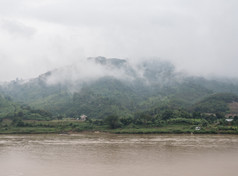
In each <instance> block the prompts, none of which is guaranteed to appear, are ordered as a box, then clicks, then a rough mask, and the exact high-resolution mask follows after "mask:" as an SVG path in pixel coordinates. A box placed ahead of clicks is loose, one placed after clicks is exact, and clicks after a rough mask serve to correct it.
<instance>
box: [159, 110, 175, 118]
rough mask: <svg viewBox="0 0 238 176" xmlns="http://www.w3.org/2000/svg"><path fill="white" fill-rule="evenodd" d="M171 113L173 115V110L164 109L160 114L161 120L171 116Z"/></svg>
mask: <svg viewBox="0 0 238 176" xmlns="http://www.w3.org/2000/svg"><path fill="white" fill-rule="evenodd" d="M173 115H174V113H173V111H172V110H169V109H168V110H166V111H164V113H163V114H162V119H163V120H168V119H171V118H173Z"/></svg>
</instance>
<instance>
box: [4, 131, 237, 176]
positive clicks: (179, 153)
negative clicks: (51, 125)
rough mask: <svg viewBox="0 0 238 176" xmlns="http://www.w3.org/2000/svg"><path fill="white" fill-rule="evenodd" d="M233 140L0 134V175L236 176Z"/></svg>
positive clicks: (230, 137) (225, 137)
mask: <svg viewBox="0 0 238 176" xmlns="http://www.w3.org/2000/svg"><path fill="white" fill-rule="evenodd" d="M237 170H238V136H235V135H116V134H101V133H99V134H96V133H81V134H71V135H57V134H48V135H0V176H81V175H82V176H133V175H136V176H201V175H202V176H213V175H214V176H237Z"/></svg>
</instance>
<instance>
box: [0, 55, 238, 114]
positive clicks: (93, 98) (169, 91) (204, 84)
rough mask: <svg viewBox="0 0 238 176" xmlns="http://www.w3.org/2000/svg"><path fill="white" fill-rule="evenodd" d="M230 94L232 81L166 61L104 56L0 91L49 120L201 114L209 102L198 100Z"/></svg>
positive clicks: (236, 91)
mask: <svg viewBox="0 0 238 176" xmlns="http://www.w3.org/2000/svg"><path fill="white" fill-rule="evenodd" d="M231 92H232V93H234V95H238V84H237V83H236V82H232V81H222V80H208V79H205V78H201V77H192V76H189V75H185V74H183V73H180V72H177V71H176V69H175V67H174V66H173V65H172V64H171V63H169V62H167V61H160V60H147V61H143V62H139V63H131V62H128V61H126V60H123V59H117V58H105V57H95V58H92V57H91V58H88V59H87V60H85V61H83V62H80V63H75V64H73V65H71V66H67V67H62V68H59V69H56V70H52V71H49V72H47V73H45V74H42V75H40V76H39V77H37V78H34V79H31V80H28V81H24V80H15V81H12V82H9V83H7V84H4V85H1V87H0V93H1V94H2V95H4V96H8V97H10V98H11V99H12V100H13V101H15V102H18V103H22V104H27V105H29V106H31V107H32V108H35V109H43V110H45V111H47V112H50V113H52V114H53V115H54V116H58V115H63V116H67V117H79V116H80V115H81V114H86V115H87V116H88V117H91V118H103V117H105V116H108V115H111V114H117V115H119V116H123V117H130V116H133V115H134V114H135V113H138V112H143V111H147V110H150V109H159V108H175V109H179V108H183V109H187V110H191V109H196V110H199V107H200V110H201V111H207V110H204V109H203V108H202V107H203V105H204V106H205V105H206V104H209V103H210V102H211V101H210V100H207V101H205V100H203V99H204V98H206V97H209V96H212V95H213V94H214V93H231ZM224 96H225V97H226V96H229V94H224ZM209 111H210V110H209ZM212 111H213V110H212Z"/></svg>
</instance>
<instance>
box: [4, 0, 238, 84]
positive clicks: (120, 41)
mask: <svg viewBox="0 0 238 176" xmlns="http://www.w3.org/2000/svg"><path fill="white" fill-rule="evenodd" d="M237 6H238V2H237V1H235V0H228V1H225V0H206V1H205V0H201V1H189V0H159V1H158V0H146V1H145V0H138V1H136V3H135V1H132V0H121V1H112V0H87V1H86V0H81V1H76V0H67V1H66V0H34V1H32V0H8V1H6V0H1V1H0V39H1V40H0V62H1V64H0V81H9V80H13V79H16V78H23V79H29V78H32V77H36V76H38V75H40V74H42V73H44V72H47V71H49V70H54V69H57V68H61V67H64V66H68V65H72V64H74V63H83V62H84V61H83V60H85V58H87V57H95V56H105V57H113V58H120V59H127V60H130V62H131V63H133V62H134V63H136V62H141V61H143V60H150V59H151V58H160V59H163V60H168V61H170V62H172V63H173V64H175V66H176V69H177V70H178V71H184V72H187V73H189V74H192V75H202V76H216V77H218V76H222V77H236V78H237V76H236V75H237V74H238V70H237V69H236V65H237V64H238V59H237V57H238V51H237V46H238V24H237V21H238V12H237ZM77 67H78V66H77ZM79 67H83V68H87V67H86V66H85V67H84V66H79ZM90 69H91V67H90ZM97 69H98V68H97V67H95V69H94V68H93V69H92V70H91V71H97ZM100 72H101V71H100ZM100 74H107V71H105V72H104V73H100ZM110 74H111V72H110ZM70 79H74V78H70Z"/></svg>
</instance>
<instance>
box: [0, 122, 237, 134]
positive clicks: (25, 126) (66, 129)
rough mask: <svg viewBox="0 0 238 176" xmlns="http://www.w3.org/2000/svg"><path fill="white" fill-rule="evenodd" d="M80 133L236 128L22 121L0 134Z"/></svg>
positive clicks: (229, 130)
mask: <svg viewBox="0 0 238 176" xmlns="http://www.w3.org/2000/svg"><path fill="white" fill-rule="evenodd" d="M82 132H96V133H98V132H105V133H114V134H238V128H237V126H231V125H226V126H224V125H210V126H206V127H200V126H196V125H188V124H187V125H186V124H170V125H163V126H160V127H151V126H143V125H140V126H138V125H137V126H136V125H128V126H123V127H120V128H116V129H110V127H108V126H107V125H102V124H101V125H99V124H98V125H97V124H92V123H90V122H82V121H77V120H52V121H29V120H28V121H23V122H22V123H21V124H20V125H19V124H18V125H13V124H12V122H11V121H4V122H2V123H1V126H0V134H49V133H52V134H54V133H55V134H71V133H82Z"/></svg>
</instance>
